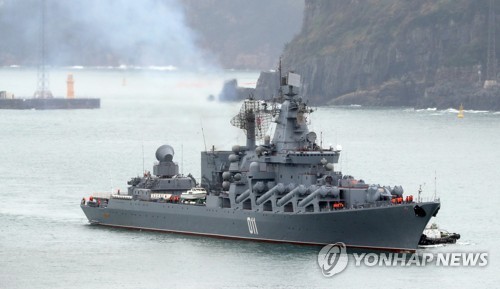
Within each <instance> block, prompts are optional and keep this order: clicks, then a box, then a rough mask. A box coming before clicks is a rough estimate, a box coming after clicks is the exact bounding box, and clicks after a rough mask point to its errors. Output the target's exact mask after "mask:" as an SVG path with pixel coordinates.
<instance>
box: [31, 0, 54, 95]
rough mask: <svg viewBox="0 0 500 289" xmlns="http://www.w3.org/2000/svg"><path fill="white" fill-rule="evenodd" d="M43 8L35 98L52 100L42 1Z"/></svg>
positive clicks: (44, 11) (44, 13) (42, 2)
mask: <svg viewBox="0 0 500 289" xmlns="http://www.w3.org/2000/svg"><path fill="white" fill-rule="evenodd" d="M41 6H42V7H41V8H42V9H41V17H40V35H39V37H40V39H39V53H38V58H39V59H38V72H37V88H36V91H35V95H34V96H35V98H52V97H53V96H52V92H51V91H50V88H49V87H50V85H49V73H48V71H46V69H45V16H46V8H45V0H42V1H41Z"/></svg>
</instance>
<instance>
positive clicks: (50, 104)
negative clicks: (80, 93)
mask: <svg viewBox="0 0 500 289" xmlns="http://www.w3.org/2000/svg"><path fill="white" fill-rule="evenodd" d="M100 106H101V100H100V99H99V98H71V99H70V98H14V99H0V109H37V110H44V109H95V108H100Z"/></svg>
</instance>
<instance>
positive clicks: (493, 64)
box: [484, 0, 497, 88]
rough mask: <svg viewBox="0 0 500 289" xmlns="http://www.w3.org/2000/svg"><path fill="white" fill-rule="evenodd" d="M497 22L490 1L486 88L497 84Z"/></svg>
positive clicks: (492, 0) (492, 1) (492, 3)
mask: <svg viewBox="0 0 500 289" xmlns="http://www.w3.org/2000/svg"><path fill="white" fill-rule="evenodd" d="M495 28H496V21H495V7H494V0H490V3H489V7H488V55H487V62H486V80H485V82H484V87H485V88H487V87H490V86H492V85H496V84H497V58H496V29H495Z"/></svg>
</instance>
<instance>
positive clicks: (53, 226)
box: [0, 68, 500, 288]
mask: <svg viewBox="0 0 500 289" xmlns="http://www.w3.org/2000/svg"><path fill="white" fill-rule="evenodd" d="M68 72H71V73H73V74H74V78H75V91H76V95H77V97H78V96H80V97H83V96H86V97H100V98H101V109H98V110H73V111H71V110H53V111H36V110H28V111H15V110H0V134H1V136H2V137H1V138H0V197H1V198H2V199H1V201H0V288H68V287H70V286H71V287H72V288H170V287H182V288H200V287H208V288H269V287H273V288H290V287H292V288H304V287H305V288H310V287H320V288H332V287H340V288H364V287H367V286H370V287H372V288H388V287H389V288H393V287H396V288H434V287H435V286H436V285H438V286H439V287H440V288H471V287H484V288H492V287H494V286H496V285H497V284H498V281H499V278H498V277H497V272H499V269H500V268H499V266H498V261H499V259H498V257H497V256H498V253H499V250H498V248H497V246H496V243H497V240H498V239H500V232H499V231H500V230H499V228H500V221H499V219H498V218H497V217H496V215H497V210H498V207H499V205H500V201H499V198H497V196H496V193H497V192H496V191H497V189H496V188H495V185H494V184H495V183H496V181H497V180H498V176H499V175H500V170H499V169H498V161H499V160H500V152H499V149H498V148H499V147H500V137H499V136H498V132H499V131H500V113H493V112H471V111H466V113H465V118H464V119H458V118H457V117H456V112H455V111H452V110H449V111H435V110H413V109H408V108H396V109H371V108H363V107H340V108H339V107H334V108H318V109H317V110H316V112H315V113H313V114H311V115H310V117H309V120H310V122H311V124H310V129H311V130H314V131H315V132H316V133H317V134H318V140H320V141H321V140H322V142H323V146H328V145H330V144H332V145H336V144H341V145H342V147H343V154H342V157H341V162H340V163H339V164H338V165H337V166H336V169H342V171H343V172H344V174H350V175H353V176H354V177H356V178H362V179H364V180H365V181H366V182H368V183H380V184H381V185H391V186H393V185H402V186H403V188H404V189H405V194H406V195H409V194H413V195H414V196H416V194H417V193H416V192H417V190H418V187H419V186H420V185H422V188H423V190H424V192H423V197H424V198H431V197H432V196H433V195H434V193H435V191H436V194H437V196H438V197H440V198H441V202H442V205H441V210H440V212H439V214H438V217H437V218H436V219H433V220H432V221H433V222H436V223H438V224H439V225H440V226H441V227H443V228H445V229H448V230H449V231H452V232H457V233H460V234H461V236H462V238H461V239H460V240H459V244H456V245H450V246H446V247H440V248H434V249H427V250H428V251H430V252H485V251H486V252H488V253H489V264H488V266H486V267H484V268H464V267H446V268H445V267H435V266H432V265H431V266H426V267H409V268H399V267H390V268H385V267H366V266H365V267H355V266H354V265H353V264H352V263H353V262H351V264H350V265H349V266H348V267H347V269H346V270H345V271H344V272H342V273H341V274H339V275H337V276H335V277H333V278H325V277H323V275H322V274H321V271H320V269H319V267H318V265H317V261H316V260H317V253H318V252H319V249H320V248H316V247H302V246H292V245H279V244H264V243H255V242H243V241H230V240H219V239H211V238H203V237H190V236H183V235H174V234H161V233H151V232H141V231H129V230H119V229H108V228H101V227H94V226H90V225H88V222H87V219H86V218H85V216H84V214H83V212H82V211H81V209H80V207H79V204H80V200H81V198H82V197H84V196H89V195H91V194H93V193H95V192H103V191H110V190H111V188H113V190H116V189H118V188H120V189H121V190H122V191H123V190H125V189H126V187H127V185H126V182H127V181H128V180H129V179H130V178H131V177H134V176H137V175H140V174H142V171H143V164H144V168H145V169H146V170H151V169H152V165H153V162H154V161H155V157H154V153H155V151H156V148H157V147H158V146H160V145H162V144H170V145H172V146H173V147H174V149H175V152H176V154H175V156H174V161H176V162H178V163H179V165H180V166H181V169H180V170H181V171H182V172H183V173H184V174H187V173H192V174H193V175H194V176H195V178H197V179H199V175H200V163H199V162H200V160H199V159H200V151H201V150H204V149H205V147H206V148H207V149H210V148H211V147H212V145H213V146H215V148H216V149H227V150H229V149H231V146H232V145H234V144H244V143H245V137H244V135H243V134H242V133H241V132H240V131H239V130H238V129H237V128H234V127H232V126H231V125H230V123H229V121H230V119H231V118H232V117H233V116H234V115H235V114H236V113H237V112H238V110H239V103H219V102H209V101H207V96H208V95H209V94H214V95H216V94H217V93H218V92H219V90H220V89H221V86H222V83H223V81H224V80H225V79H229V78H232V77H237V78H238V80H239V83H240V84H244V85H248V86H250V85H252V84H253V83H255V81H256V79H257V77H258V73H254V72H228V71H226V72H218V73H188V72H182V71H165V70H118V69H100V70H97V69H56V70H53V71H51V78H50V79H51V88H52V92H53V93H54V95H56V96H63V95H64V94H65V81H66V75H67V73H68ZM35 86H36V71H35V70H32V69H24V68H17V69H13V68H4V69H0V90H7V91H11V92H13V93H14V94H15V95H16V96H17V97H21V96H28V97H31V95H32V94H33V92H34V91H35V88H36V87H35ZM465 109H467V108H465ZM143 152H144V154H143ZM436 177H437V178H436ZM435 184H436V185H435ZM380 221H381V222H397V221H398V220H380Z"/></svg>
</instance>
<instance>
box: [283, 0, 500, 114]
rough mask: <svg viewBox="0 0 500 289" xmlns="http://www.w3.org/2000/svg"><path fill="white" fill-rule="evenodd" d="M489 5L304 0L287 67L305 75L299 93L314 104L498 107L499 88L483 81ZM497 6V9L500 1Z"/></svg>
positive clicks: (484, 1)
mask: <svg viewBox="0 0 500 289" xmlns="http://www.w3.org/2000/svg"><path fill="white" fill-rule="evenodd" d="M488 4H489V1H488V0H421V1H400V0H368V1H360V0H306V1H305V11H304V20H303V25H302V29H301V32H300V33H299V34H298V35H297V36H296V37H295V38H294V39H293V40H292V41H291V42H290V43H289V44H288V45H286V47H285V50H284V53H283V67H284V69H287V70H288V69H292V70H295V71H296V72H298V73H300V74H302V75H303V77H304V85H303V87H302V92H303V94H304V96H305V97H306V98H307V99H309V101H310V102H311V103H313V104H316V105H325V104H342V105H343V104H362V105H377V106H386V105H390V106H424V107H425V106H427V107H440V108H447V107H458V106H459V105H460V103H463V104H464V106H465V107H466V108H475V109H491V110H499V109H500V89H498V88H495V87H494V88H492V89H488V90H485V89H483V88H482V87H483V82H484V78H485V77H484V76H485V75H486V58H487V43H488V11H489V10H488V9H489V5H488ZM495 9H496V10H498V11H500V3H499V4H498V5H497V7H496V8H495ZM495 13H496V14H498V13H497V12H496V11H495ZM497 24H500V19H498V20H497ZM496 31H497V32H500V25H497V28H496ZM498 36H500V34H499V35H498ZM498 36H497V39H499V40H500V37H498ZM497 42H498V41H497ZM499 43H500V42H499ZM499 47H500V45H498V46H497V48H499ZM499 52H500V50H499V51H497V55H499V56H500V54H499Z"/></svg>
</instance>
